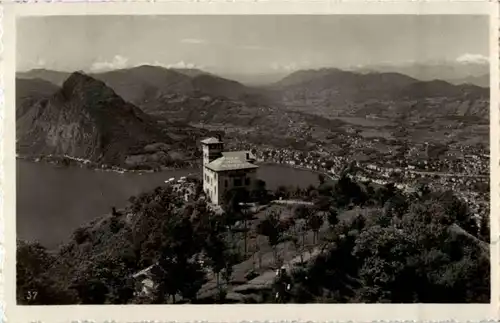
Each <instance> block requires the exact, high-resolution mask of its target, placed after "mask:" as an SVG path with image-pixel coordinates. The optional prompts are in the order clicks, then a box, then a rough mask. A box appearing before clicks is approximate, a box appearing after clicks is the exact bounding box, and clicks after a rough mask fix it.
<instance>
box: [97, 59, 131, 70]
mask: <svg viewBox="0 0 500 323" xmlns="http://www.w3.org/2000/svg"><path fill="white" fill-rule="evenodd" d="M127 63H128V59H127V58H126V57H123V56H121V55H115V57H113V59H112V60H111V61H97V62H94V63H93V64H92V66H91V67H90V70H92V71H93V72H100V71H109V70H118V69H122V68H126V67H127Z"/></svg>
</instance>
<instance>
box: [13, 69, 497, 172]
mask: <svg viewBox="0 0 500 323" xmlns="http://www.w3.org/2000/svg"><path fill="white" fill-rule="evenodd" d="M16 87H17V89H16V100H17V102H16V110H17V112H16V113H17V118H18V120H17V135H18V150H19V153H20V154H25V155H33V154H42V155H46V154H56V155H57V154H59V155H60V154H68V155H71V156H75V157H81V158H87V159H91V160H95V161H98V162H101V163H111V164H117V165H128V166H134V165H137V164H141V163H155V162H158V163H159V164H165V163H169V162H172V161H173V160H179V161H180V160H182V159H186V158H190V156H192V155H193V154H194V153H195V151H196V140H197V138H199V137H200V136H201V135H202V132H203V131H202V130H200V129H195V128H193V127H191V126H189V125H188V124H207V125H214V124H218V125H223V126H236V127H243V128H244V129H247V130H248V131H250V130H252V131H251V132H249V133H251V134H252V135H255V136H256V135H257V134H258V133H262V131H269V132H270V133H274V134H275V135H276V136H278V135H279V134H281V135H284V136H287V135H289V133H288V131H289V125H291V124H301V123H302V124H303V123H305V124H310V123H313V124H310V126H312V127H314V126H316V127H322V128H325V129H327V130H328V129H329V128H331V127H334V126H335V125H336V124H338V120H336V121H335V120H333V119H332V118H330V117H329V116H330V115H331V114H334V115H335V114H337V115H355V116H361V117H365V116H367V115H378V116H383V117H387V118H395V117H397V118H401V117H403V118H405V117H417V118H430V119H432V118H436V117H441V116H472V117H476V118H481V119H484V120H487V118H488V117H489V89H488V88H483V87H480V86H477V85H472V84H458V85H456V84H451V83H448V82H445V81H442V80H431V81H421V80H418V79H416V78H413V77H410V76H407V75H404V74H400V73H394V72H384V73H379V72H363V73H361V72H353V71H343V70H339V69H333V68H325V69H319V70H302V71H298V72H295V73H292V74H290V75H288V76H287V77H285V78H283V79H281V80H280V81H278V82H276V83H274V84H271V85H268V86H266V87H249V86H245V85H243V84H241V83H239V82H236V81H233V80H229V79H225V78H222V77H219V76H217V75H213V74H211V73H206V72H204V71H201V70H196V69H178V70H176V69H165V68H161V67H155V66H139V67H135V68H130V69H122V70H116V71H111V72H105V73H99V74H89V75H87V74H84V73H81V72H75V73H72V74H70V73H65V72H57V71H50V70H42V69H38V70H32V71H29V72H25V73H18V75H17V79H16ZM329 118H330V120H329ZM174 123H175V124H174ZM180 145H182V147H181V146H180ZM186 151H188V152H190V153H188V154H187V155H186V154H185V153H183V152H186ZM188 155H189V156H188Z"/></svg>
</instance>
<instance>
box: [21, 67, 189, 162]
mask: <svg viewBox="0 0 500 323" xmlns="http://www.w3.org/2000/svg"><path fill="white" fill-rule="evenodd" d="M169 126H170V125H169V124H168V123H165V122H163V126H162V125H161V124H160V122H159V120H157V119H155V118H153V117H151V116H149V115H147V114H145V113H144V112H143V111H142V110H141V109H139V108H137V107H136V106H134V105H132V104H131V103H129V102H126V101H125V100H123V99H122V98H121V97H120V96H118V95H117V94H116V93H115V92H114V91H113V90H112V89H111V88H109V87H108V86H106V85H105V84H104V83H103V82H102V81H99V80H96V79H94V78H92V77H90V76H88V75H85V74H83V73H79V72H75V73H73V74H71V76H70V77H69V78H68V79H67V80H66V81H64V83H63V84H62V87H61V88H60V89H59V90H58V91H56V92H55V93H54V94H53V95H52V96H50V97H49V98H48V99H46V100H42V101H39V102H38V103H36V104H35V105H34V106H32V107H31V108H30V109H29V110H28V111H27V112H26V113H25V114H24V115H23V116H22V117H21V118H20V119H19V120H18V121H17V139H18V142H17V143H18V147H17V148H18V153H19V154H21V155H28V156H33V155H43V156H47V155H56V156H61V155H69V156H72V157H77V158H82V159H87V160H90V161H92V162H96V163H101V164H110V165H119V166H123V167H134V166H138V165H140V164H150V163H153V162H154V163H158V164H162V165H163V164H168V163H169V162H173V161H174V160H175V159H176V157H177V159H179V160H183V159H185V158H186V156H183V153H182V151H183V149H184V150H185V149H186V145H188V143H189V140H190V139H189V138H191V135H192V134H190V133H189V130H190V129H184V130H185V131H183V130H182V129H181V131H180V133H178V134H176V135H177V136H176V138H175V139H176V140H174V139H173V138H172V136H171V133H170V132H169V131H170V129H169ZM172 127H174V126H173V125H172ZM174 128H175V127H174ZM179 134H181V135H183V136H181V137H179V136H178V135H179ZM194 141H195V139H194ZM180 144H182V145H183V147H180V146H179V145H180Z"/></svg>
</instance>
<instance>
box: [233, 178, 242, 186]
mask: <svg viewBox="0 0 500 323" xmlns="http://www.w3.org/2000/svg"><path fill="white" fill-rule="evenodd" d="M234 186H241V178H235V179H234Z"/></svg>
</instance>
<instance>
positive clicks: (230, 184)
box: [201, 137, 259, 205]
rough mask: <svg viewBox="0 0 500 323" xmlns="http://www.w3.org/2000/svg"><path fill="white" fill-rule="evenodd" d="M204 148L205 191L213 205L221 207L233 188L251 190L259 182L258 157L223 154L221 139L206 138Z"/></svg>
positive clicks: (234, 152) (234, 153)
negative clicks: (256, 163)
mask: <svg viewBox="0 0 500 323" xmlns="http://www.w3.org/2000/svg"><path fill="white" fill-rule="evenodd" d="M201 143H202V146H203V191H204V192H205V194H206V196H207V198H208V199H209V201H210V202H211V203H212V204H214V205H221V204H222V203H223V201H224V195H225V194H226V192H227V191H228V190H231V189H233V188H245V189H247V190H249V191H250V190H252V188H254V187H255V184H256V182H257V168H259V166H257V165H255V164H254V162H255V156H254V155H252V153H251V152H250V151H224V143H223V142H222V140H221V138H220V137H218V138H215V137H211V138H207V139H204V140H202V141H201Z"/></svg>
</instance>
